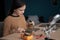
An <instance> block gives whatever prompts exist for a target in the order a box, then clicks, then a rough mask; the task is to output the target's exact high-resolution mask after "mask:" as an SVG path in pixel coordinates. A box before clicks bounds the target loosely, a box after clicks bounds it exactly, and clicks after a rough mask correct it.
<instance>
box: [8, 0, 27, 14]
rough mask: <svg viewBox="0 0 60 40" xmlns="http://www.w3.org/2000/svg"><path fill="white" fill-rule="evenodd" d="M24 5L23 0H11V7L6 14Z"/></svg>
mask: <svg viewBox="0 0 60 40" xmlns="http://www.w3.org/2000/svg"><path fill="white" fill-rule="evenodd" d="M24 5H26V4H25V2H24V0H13V1H12V7H11V9H10V11H9V14H8V15H12V13H13V12H14V10H15V9H17V8H20V7H22V6H24Z"/></svg>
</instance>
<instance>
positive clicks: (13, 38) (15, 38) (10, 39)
mask: <svg viewBox="0 0 60 40" xmlns="http://www.w3.org/2000/svg"><path fill="white" fill-rule="evenodd" d="M39 28H40V29H42V28H43V27H39ZM35 34H36V35H39V34H44V32H43V31H41V30H38V31H36V32H35ZM50 35H51V38H52V39H55V40H60V28H59V29H57V30H56V32H52V33H51V34H50ZM19 37H20V33H14V34H11V35H8V36H5V37H2V38H0V39H4V40H21V39H20V38H19ZM33 40H44V39H43V38H39V39H36V38H35V36H34V39H33Z"/></svg>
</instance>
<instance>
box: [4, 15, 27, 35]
mask: <svg viewBox="0 0 60 40" xmlns="http://www.w3.org/2000/svg"><path fill="white" fill-rule="evenodd" d="M18 27H21V28H26V21H25V18H24V16H23V15H21V16H20V17H12V16H8V17H6V19H5V20H4V33H3V36H6V35H9V34H11V33H13V30H14V29H17V28H18Z"/></svg>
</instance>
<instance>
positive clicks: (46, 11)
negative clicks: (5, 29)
mask: <svg viewBox="0 0 60 40" xmlns="http://www.w3.org/2000/svg"><path fill="white" fill-rule="evenodd" d="M25 1H26V4H27V9H26V11H25V14H24V15H25V17H26V19H27V18H28V15H37V16H38V17H39V19H40V21H42V20H43V22H48V21H49V20H50V18H52V17H53V16H54V15H55V14H57V13H59V14H60V0H25ZM11 3H12V0H1V1H0V21H3V20H4V19H5V18H6V16H7V15H8V12H9V9H10V8H11Z"/></svg>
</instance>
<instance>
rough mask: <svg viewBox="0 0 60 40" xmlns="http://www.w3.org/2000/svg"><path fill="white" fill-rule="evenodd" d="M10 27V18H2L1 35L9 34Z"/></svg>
mask: <svg viewBox="0 0 60 40" xmlns="http://www.w3.org/2000/svg"><path fill="white" fill-rule="evenodd" d="M10 27H11V22H10V19H9V18H7V19H5V20H4V29H3V36H7V35H9V34H10Z"/></svg>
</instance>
